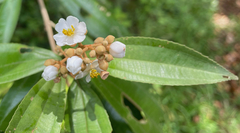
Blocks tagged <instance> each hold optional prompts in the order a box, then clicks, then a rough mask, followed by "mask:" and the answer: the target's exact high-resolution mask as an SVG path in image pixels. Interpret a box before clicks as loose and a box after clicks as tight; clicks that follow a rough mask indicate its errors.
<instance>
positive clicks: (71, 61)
mask: <svg viewBox="0 0 240 133" xmlns="http://www.w3.org/2000/svg"><path fill="white" fill-rule="evenodd" d="M81 65H82V59H81V58H79V57H78V56H72V57H71V58H68V59H67V67H66V68H67V70H68V71H69V72H71V73H72V74H73V75H75V74H76V73H78V72H79V71H80V70H81Z"/></svg>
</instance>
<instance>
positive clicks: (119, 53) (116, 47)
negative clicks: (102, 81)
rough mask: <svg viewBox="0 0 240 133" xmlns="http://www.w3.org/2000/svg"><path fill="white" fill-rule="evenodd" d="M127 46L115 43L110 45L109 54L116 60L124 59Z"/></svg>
mask: <svg viewBox="0 0 240 133" xmlns="http://www.w3.org/2000/svg"><path fill="white" fill-rule="evenodd" d="M125 50H126V45H125V44H123V43H121V42H119V41H115V42H113V43H112V44H111V45H110V49H109V53H110V54H111V55H112V56H113V57H116V58H123V57H124V56H125Z"/></svg>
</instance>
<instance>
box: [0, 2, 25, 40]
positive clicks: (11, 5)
mask: <svg viewBox="0 0 240 133" xmlns="http://www.w3.org/2000/svg"><path fill="white" fill-rule="evenodd" d="M21 3H22V0H5V1H4V2H3V3H2V5H1V7H0V43H1V42H2V43H7V42H10V40H11V38H12V35H13V32H14V30H15V27H16V25H17V21H18V17H19V13H20V9H21Z"/></svg>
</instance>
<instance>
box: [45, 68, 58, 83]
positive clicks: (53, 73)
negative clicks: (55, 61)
mask: <svg viewBox="0 0 240 133" xmlns="http://www.w3.org/2000/svg"><path fill="white" fill-rule="evenodd" d="M57 74H58V69H57V67H55V66H47V67H46V68H45V69H44V71H43V73H42V77H43V78H44V79H45V80H46V81H50V80H53V79H55V78H56V77H57Z"/></svg>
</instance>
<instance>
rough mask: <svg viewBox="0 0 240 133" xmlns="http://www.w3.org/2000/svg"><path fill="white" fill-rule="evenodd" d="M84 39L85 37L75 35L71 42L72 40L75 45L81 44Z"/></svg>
mask: <svg viewBox="0 0 240 133" xmlns="http://www.w3.org/2000/svg"><path fill="white" fill-rule="evenodd" d="M85 38H86V36H85V35H78V34H76V35H75V36H74V37H73V40H74V42H75V43H79V42H82V41H83V40H84V39H85Z"/></svg>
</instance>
